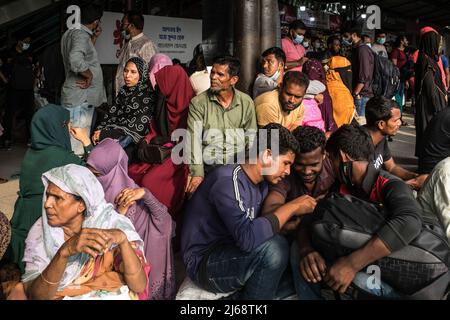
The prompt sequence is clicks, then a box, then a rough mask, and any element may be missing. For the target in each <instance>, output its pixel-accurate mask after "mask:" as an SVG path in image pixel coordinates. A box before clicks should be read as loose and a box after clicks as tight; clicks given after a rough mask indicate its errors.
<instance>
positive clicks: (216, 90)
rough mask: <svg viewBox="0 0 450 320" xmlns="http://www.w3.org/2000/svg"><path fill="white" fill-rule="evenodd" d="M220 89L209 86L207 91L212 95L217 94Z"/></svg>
mask: <svg viewBox="0 0 450 320" xmlns="http://www.w3.org/2000/svg"><path fill="white" fill-rule="evenodd" d="M221 91H222V89H213V88H209V93H211V94H212V95H213V96H218V95H219V93H220V92H221Z"/></svg>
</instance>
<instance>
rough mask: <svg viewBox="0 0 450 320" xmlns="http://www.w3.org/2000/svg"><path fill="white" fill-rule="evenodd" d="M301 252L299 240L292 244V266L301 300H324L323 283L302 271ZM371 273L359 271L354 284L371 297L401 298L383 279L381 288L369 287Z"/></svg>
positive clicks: (296, 288)
mask: <svg viewBox="0 0 450 320" xmlns="http://www.w3.org/2000/svg"><path fill="white" fill-rule="evenodd" d="M299 266H300V254H299V248H298V244H297V242H294V243H293V244H292V246H291V267H292V275H293V278H294V283H295V290H296V291H297V295H298V297H299V299H300V300H324V298H323V297H322V293H321V289H322V283H310V282H308V281H306V280H305V278H303V276H302V274H301V273H300V268H299ZM370 276H371V275H370V274H367V273H364V272H358V273H357V274H356V275H355V278H354V279H353V283H352V285H354V286H355V287H357V289H359V290H360V291H361V292H362V293H365V294H367V296H369V297H373V298H376V297H378V298H380V299H400V298H401V296H400V294H398V293H397V292H395V291H394V289H393V288H392V287H391V286H389V285H388V284H386V283H384V282H382V281H381V283H380V288H379V289H372V288H369V287H368V285H367V283H368V280H369V277H370Z"/></svg>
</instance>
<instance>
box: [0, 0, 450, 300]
mask: <svg viewBox="0 0 450 320" xmlns="http://www.w3.org/2000/svg"><path fill="white" fill-rule="evenodd" d="M101 17H102V10H101V9H99V8H97V7H95V6H94V5H89V6H88V7H86V8H83V10H82V19H81V23H82V25H81V28H79V29H70V30H67V31H66V32H65V33H64V35H63V36H62V39H61V54H62V62H63V65H64V70H65V81H64V83H63V84H62V85H61V89H55V90H53V91H54V92H57V91H60V92H61V97H60V99H57V100H55V101H52V102H53V103H52V104H49V105H46V106H43V107H41V108H39V109H38V110H37V111H36V112H35V114H34V116H33V117H32V118H31V115H32V112H31V113H30V117H29V119H28V118H27V119H28V120H29V123H27V124H26V125H27V128H29V131H30V137H29V149H28V151H27V153H26V155H25V158H24V160H23V163H22V168H21V173H20V190H19V193H18V195H19V197H18V199H17V201H16V204H15V207H14V214H13V216H12V220H11V221H8V220H7V219H6V218H5V217H3V215H1V216H0V231H1V233H0V234H1V239H0V258H2V262H1V264H0V269H1V270H2V271H1V272H0V276H1V278H0V280H1V283H2V286H1V287H0V289H1V291H2V294H3V296H4V297H5V298H7V299H11V300H14V299H30V300H31V299H111V298H114V299H141V300H144V299H153V300H162V299H164V300H171V299H175V298H176V295H177V284H176V281H175V279H176V278H175V266H174V263H175V262H174V254H175V253H176V252H178V251H180V252H181V256H182V260H183V263H184V267H185V269H186V273H187V277H188V278H189V279H190V280H191V281H192V282H193V283H194V284H195V285H196V286H197V287H198V288H201V289H202V290H205V291H208V292H210V293H216V294H222V295H224V296H225V298H226V299H239V300H271V299H284V298H286V297H289V296H292V295H296V297H297V298H298V299H301V300H315V299H324V293H323V290H322V289H329V290H332V291H334V292H335V294H336V295H339V294H344V293H347V294H350V295H351V297H352V298H354V299H361V298H373V299H376V298H382V299H444V298H446V297H447V294H448V291H449V289H450V270H449V268H450V243H449V238H450V200H449V197H448V189H449V184H448V183H447V178H448V177H450V173H449V172H450V161H449V160H448V157H449V156H450V133H449V130H448V129H447V128H448V126H447V123H448V122H449V121H450V113H449V112H450V111H449V110H450V109H449V108H447V104H448V96H447V89H448V81H449V79H448V73H447V74H446V73H445V67H444V63H443V59H442V57H441V49H440V42H441V36H440V35H439V34H438V32H437V31H436V30H435V29H432V28H429V27H427V28H423V29H422V30H421V34H420V46H419V49H418V50H409V54H407V49H408V39H407V38H406V37H404V36H399V37H398V40H397V41H396V43H395V45H394V48H393V49H392V50H388V49H387V48H386V46H385V44H386V42H385V40H386V34H385V33H384V32H383V31H381V30H379V31H378V32H377V34H376V37H375V42H376V43H374V44H373V45H370V43H371V39H370V37H368V36H365V35H363V34H362V32H361V29H360V28H358V27H357V26H355V27H352V28H351V29H350V30H346V32H344V33H343V34H342V37H341V36H337V35H335V36H331V37H330V38H329V39H328V41H327V48H326V49H325V48H322V39H321V38H318V37H311V36H310V34H309V30H307V28H306V26H305V24H304V23H303V22H302V21H300V20H296V21H294V22H293V23H292V24H291V25H290V27H289V33H288V34H287V35H286V37H285V38H283V39H282V41H281V48H279V47H272V48H267V50H265V51H264V52H263V53H262V54H261V72H260V73H259V74H257V75H255V82H254V86H253V92H252V97H251V96H250V95H248V94H247V93H244V92H241V91H239V90H238V89H237V88H236V85H237V84H238V82H239V74H240V61H239V60H238V59H237V58H235V57H232V56H229V55H222V56H218V57H216V58H215V59H214V61H213V63H212V68H210V70H208V68H207V66H206V63H205V59H204V57H203V54H202V51H201V46H199V47H197V48H196V49H195V52H194V58H193V60H192V62H191V64H190V66H189V70H188V71H186V68H183V67H182V66H180V65H178V64H176V63H174V62H173V61H172V60H171V59H170V58H169V57H168V56H166V55H164V54H161V53H158V52H157V49H156V47H155V46H154V44H153V42H152V41H151V39H149V38H148V37H147V36H145V35H144V34H143V32H142V30H143V28H144V18H143V16H142V15H140V14H139V13H137V12H127V13H125V14H124V16H123V19H122V30H123V37H124V39H125V40H126V42H125V45H124V46H123V49H122V51H121V53H120V57H119V62H118V63H119V66H118V70H117V74H116V78H115V80H114V83H115V98H114V99H113V102H112V103H111V104H109V105H108V104H107V103H106V101H107V100H106V95H105V87H104V81H103V75H102V70H101V66H100V63H99V61H98V57H97V53H96V49H95V42H96V39H97V38H98V37H100V36H101V26H100V19H101ZM30 40H31V39H30V38H24V39H23V40H21V41H19V42H18V44H17V46H16V47H15V48H14V50H16V53H15V56H14V57H13V58H11V60H10V61H8V64H9V65H10V66H11V67H12V69H10V70H11V72H9V73H7V74H6V75H3V73H1V74H0V79H3V81H5V82H8V85H9V86H10V87H11V88H12V90H11V91H10V94H11V97H10V99H9V104H8V107H7V114H8V116H7V117H5V120H4V121H5V133H4V138H5V139H4V142H5V144H6V146H7V147H8V146H10V143H11V126H12V123H13V122H12V120H11V118H12V117H13V116H14V115H15V114H16V113H17V112H19V111H20V110H22V109H24V110H28V111H30V110H31V109H30V108H31V105H32V102H28V100H27V99H30V98H29V95H30V94H31V95H33V89H32V81H31V83H29V81H28V82H27V81H25V78H23V77H22V76H18V75H17V73H18V71H17V70H22V69H24V70H25V69H26V70H28V72H29V75H30V77H31V78H30V79H31V80H32V77H33V68H32V60H31V59H30V58H29V57H28V55H27V49H28V47H27V44H29V43H30ZM389 54H390V57H389ZM380 59H384V60H380ZM388 61H391V62H390V63H391V67H392V68H390V69H386V68H380V65H382V66H385V65H387V62H388ZM411 65H412V67H411ZM447 65H448V62H447ZM30 68H31V69H30ZM447 69H448V66H447ZM386 70H388V71H389V72H387V73H386V72H385V71H386ZM411 70H412V71H411ZM380 75H381V78H380ZM395 75H397V80H398V81H397V82H395V81H394V82H393V81H387V82H386V81H385V82H383V81H381V80H383V79H384V78H385V77H392V79H394V76H395ZM26 79H28V78H26ZM30 79H29V80H30ZM413 79H414V80H413ZM19 80H21V81H22V83H20V81H19ZM389 80H391V79H390V78H389ZM25 82H26V83H25ZM386 83H389V84H386ZM393 83H396V85H395V88H391V87H389V86H391V85H392V84H393ZM411 83H416V86H415V88H414V94H413V96H414V102H415V111H416V113H415V124H416V130H417V140H416V155H417V156H418V158H419V170H418V173H416V172H411V171H408V170H406V169H404V168H402V167H401V166H400V165H398V164H397V163H396V162H395V159H394V158H393V157H392V154H391V151H390V148H389V143H388V141H389V139H390V138H391V137H394V136H395V135H396V134H397V133H398V131H399V129H400V127H401V126H402V124H403V125H404V123H402V122H403V121H402V113H403V105H404V101H405V98H404V96H405V92H406V91H407V90H408V89H410V90H412V88H411ZM392 89H393V90H392ZM30 90H31V91H30ZM19 98H20V99H23V100H20V101H19V100H18V99H19ZM11 99H12V100H11ZM14 99H16V100H14ZM27 114H28V113H27ZM27 117H28V116H27ZM28 120H27V121H28ZM180 159H181V160H182V161H179V160H180ZM12 265H13V266H17V268H18V270H20V272H19V274H20V277H18V276H17V273H14V272H11V271H9V272H7V271H3V270H11V266H12ZM373 266H376V267H377V268H379V269H380V270H381V279H375V285H370V283H373V281H369V280H371V279H372V278H371V277H372V274H371V273H370V271H368V270H369V269H370V268H371V267H373Z"/></svg>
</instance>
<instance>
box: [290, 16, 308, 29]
mask: <svg viewBox="0 0 450 320" xmlns="http://www.w3.org/2000/svg"><path fill="white" fill-rule="evenodd" d="M297 29H301V30H306V25H305V23H304V22H303V21H302V20H300V19H298V20H294V21H292V22H291V24H290V25H289V30H297Z"/></svg>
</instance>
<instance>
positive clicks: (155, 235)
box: [87, 138, 176, 300]
mask: <svg viewBox="0 0 450 320" xmlns="http://www.w3.org/2000/svg"><path fill="white" fill-rule="evenodd" d="M87 166H88V168H89V169H91V171H92V172H93V173H94V174H95V175H96V176H97V179H98V181H99V182H100V184H101V185H102V187H103V190H104V192H105V199H106V202H108V203H111V204H113V205H114V206H115V209H116V211H117V212H119V213H121V214H123V215H125V216H126V217H128V218H129V219H130V220H131V222H132V223H133V225H134V227H135V228H136V232H137V233H138V234H139V236H140V237H141V238H142V240H143V241H144V253H145V257H146V259H147V261H150V263H151V266H152V269H151V272H150V279H149V280H150V281H149V292H150V297H149V298H150V299H151V300H171V299H173V298H174V297H175V293H176V292H175V291H176V285H175V274H174V272H175V270H174V268H173V263H174V262H173V252H172V237H173V234H174V231H175V226H174V223H173V221H172V218H171V216H170V215H169V213H168V211H167V207H166V206H164V205H163V204H161V203H160V202H159V201H158V200H157V199H156V198H155V196H154V195H153V194H152V193H151V192H150V191H149V190H148V189H146V188H140V187H139V186H138V185H137V184H136V183H135V182H134V181H133V180H132V179H131V178H130V177H129V176H128V168H127V167H128V156H127V154H126V153H125V151H124V150H123V148H122V147H121V146H120V144H119V143H118V142H117V141H116V140H112V139H109V138H107V139H104V140H103V141H102V142H100V143H99V144H98V145H97V146H96V147H95V148H94V150H93V151H92V152H91V154H90V155H89V158H88V161H87Z"/></svg>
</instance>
